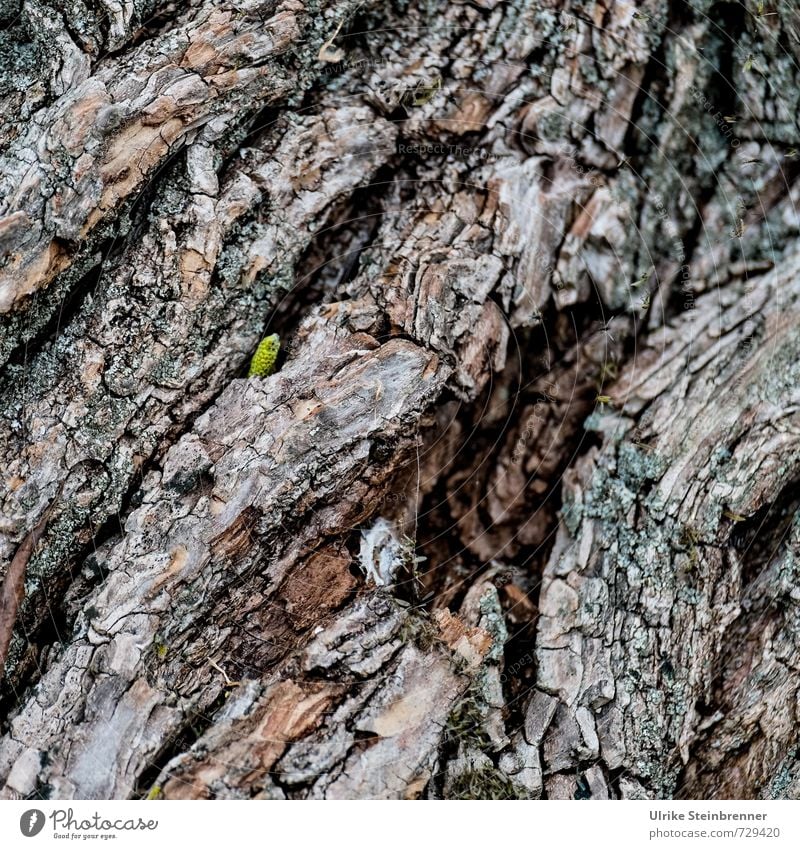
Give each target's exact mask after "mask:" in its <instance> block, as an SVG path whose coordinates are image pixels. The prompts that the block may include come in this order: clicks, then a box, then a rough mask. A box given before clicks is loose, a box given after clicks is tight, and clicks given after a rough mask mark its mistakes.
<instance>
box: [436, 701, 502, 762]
mask: <svg viewBox="0 0 800 849" xmlns="http://www.w3.org/2000/svg"><path fill="white" fill-rule="evenodd" d="M483 721H484V707H483V701H482V699H481V698H480V695H479V693H478V692H477V690H476V689H475V688H474V687H472V688H470V689H469V690H468V691H467V694H466V695H465V697H464V698H463V699H462V700H461V701H460V702H459V703H458V704H457V705H456V706H455V708H454V709H453V711H452V712H451V714H450V716H449V717H448V719H447V725H446V727H445V731H444V737H443V743H444V744H445V745H446V746H453V747H457V746H459V745H461V744H464V745H470V746H472V747H474V748H476V749H478V750H479V751H482V752H483V751H488V750H489V749H491V741H490V740H489V735H488V734H487V733H486V731H485V730H484V728H483Z"/></svg>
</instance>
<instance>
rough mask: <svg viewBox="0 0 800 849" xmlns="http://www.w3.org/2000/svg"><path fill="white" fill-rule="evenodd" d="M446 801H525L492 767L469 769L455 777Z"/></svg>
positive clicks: (519, 791) (520, 792)
mask: <svg viewBox="0 0 800 849" xmlns="http://www.w3.org/2000/svg"><path fill="white" fill-rule="evenodd" d="M445 798H447V799H525V798H527V797H526V796H525V795H524V794H523V793H522V791H521V790H520V789H519V788H518V787H516V786H515V785H514V784H513V783H512V782H511V781H510V780H509V778H508V777H507V776H506V775H504V774H503V773H502V772H500V770H499V769H495V768H493V767H483V768H481V769H469V770H465V771H464V772H462V773H461V774H460V775H459V776H457V777H456V778H455V779H454V780H453V783H452V785H451V786H450V790H449V792H448V793H447V794H446V796H445Z"/></svg>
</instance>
